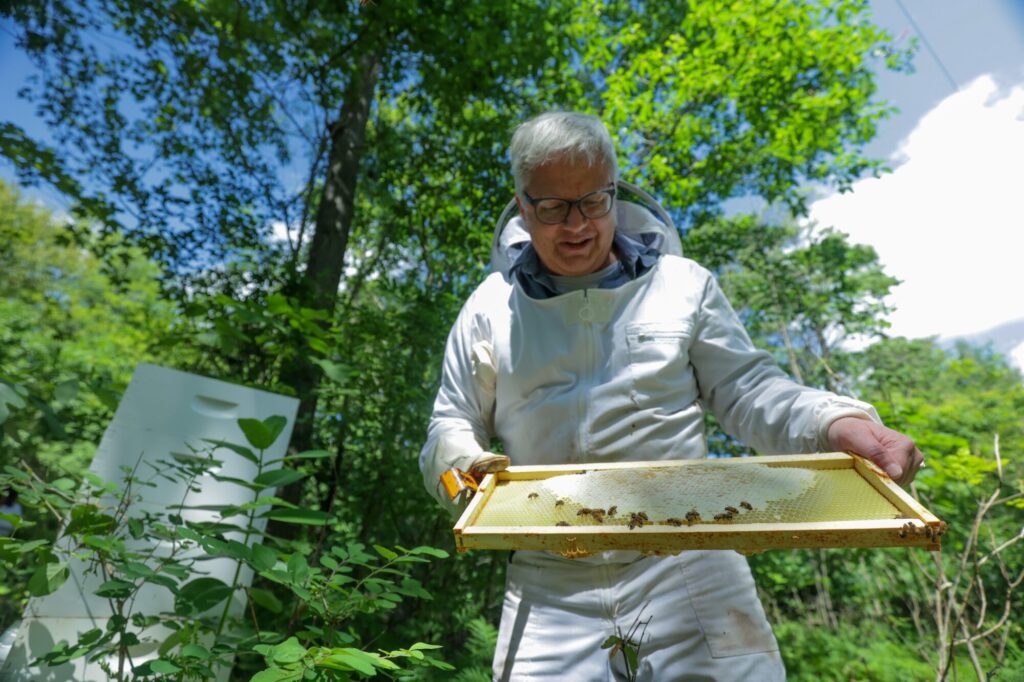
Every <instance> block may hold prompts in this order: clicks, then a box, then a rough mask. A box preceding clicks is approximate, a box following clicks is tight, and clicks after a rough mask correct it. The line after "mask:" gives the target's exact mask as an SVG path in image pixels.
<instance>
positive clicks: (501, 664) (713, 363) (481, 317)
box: [420, 112, 922, 680]
mask: <svg viewBox="0 0 1024 682" xmlns="http://www.w3.org/2000/svg"><path fill="white" fill-rule="evenodd" d="M510 156H511V160H512V172H513V175H514V177H515V186H516V203H517V205H518V208H519V222H521V226H522V227H523V228H525V230H526V232H527V233H528V235H529V241H528V242H523V243H520V244H513V245H511V246H510V253H509V254H508V255H509V256H510V258H512V259H513V261H512V262H513V264H512V266H511V268H510V272H508V273H494V274H492V275H491V276H490V277H488V278H487V279H486V280H485V281H484V283H483V284H481V285H480V287H479V288H478V289H477V290H476V291H475V292H474V293H473V295H472V296H471V297H470V298H469V300H468V301H467V302H466V304H465V306H464V307H463V309H462V311H461V313H460V314H459V318H458V320H457V321H456V323H455V325H454V327H453V328H452V330H451V333H450V335H449V337H448V345H447V350H446V355H445V360H444V367H443V372H442V380H441V388H440V390H439V391H438V395H437V401H436V403H435V405H434V414H433V417H432V419H431V422H430V426H429V429H428V440H427V443H426V445H425V446H424V448H423V451H422V453H421V455H420V466H421V469H422V471H423V474H424V482H425V484H426V486H427V489H428V490H429V491H430V492H431V493H432V494H434V495H435V496H436V497H438V499H439V501H440V502H441V503H442V504H448V505H450V503H449V501H448V500H447V499H445V495H444V493H443V491H442V490H441V489H439V487H438V479H439V476H440V474H441V473H442V472H444V471H445V470H447V469H448V468H449V467H458V468H460V469H463V470H467V471H476V472H481V471H493V470H497V469H500V468H502V467H504V466H506V465H507V464H508V461H509V459H511V461H512V462H514V463H516V464H557V463H566V462H607V461H645V460H664V459H676V458H702V457H704V456H706V454H707V450H706V447H707V446H706V442H705V438H704V426H703V410H704V409H710V410H711V411H712V413H713V414H714V415H715V417H716V418H717V419H718V421H719V423H720V424H721V425H722V426H723V428H724V429H725V430H726V431H727V432H729V433H731V434H734V435H736V436H738V437H740V438H742V439H743V440H744V441H745V442H746V443H748V444H750V445H751V446H753V447H755V448H757V449H758V450H759V451H761V452H763V453H797V452H816V451H835V450H846V451H850V452H854V453H857V454H860V455H862V456H864V457H867V458H869V459H871V460H872V461H874V462H875V463H876V464H878V465H879V466H881V467H882V468H883V469H885V470H886V471H887V472H889V474H890V475H891V476H892V477H893V478H894V479H896V480H897V481H899V482H901V483H904V484H905V483H909V481H910V480H911V479H912V478H913V476H914V474H915V473H916V471H917V468H918V467H920V465H921V463H922V458H921V454H920V452H919V451H918V450H917V448H916V447H915V446H914V444H913V442H912V441H911V440H910V439H909V438H907V437H906V436H903V435H900V434H898V433H896V432H894V431H891V430H890V429H887V428H885V427H884V426H882V425H880V424H879V423H878V418H877V416H876V414H875V412H874V409H873V408H871V406H869V405H866V404H864V403H861V402H859V401H855V400H852V399H849V398H842V397H840V396H836V395H834V394H832V393H827V392H824V391H819V390H815V389H810V388H806V387H803V386H800V385H798V384H796V383H794V382H793V381H791V380H790V379H789V378H788V377H787V376H786V375H785V374H783V373H782V372H781V371H780V370H779V369H778V368H777V367H776V365H775V364H774V363H773V362H772V361H771V359H770V357H769V356H768V354H767V353H765V352H763V351H758V350H756V349H755V348H754V347H753V346H752V344H751V342H750V340H749V338H748V336H747V334H746V332H745V331H744V329H743V327H742V325H741V323H740V322H739V320H738V318H737V317H736V315H735V313H734V312H733V310H732V309H731V308H730V306H729V304H728V302H727V301H726V299H725V297H724V296H723V294H722V292H721V290H720V289H719V288H718V285H717V284H716V282H715V280H714V279H713V277H711V275H710V274H709V273H708V272H707V271H706V270H705V269H703V268H701V267H700V266H699V265H697V264H696V263H694V262H693V261H690V260H687V259H684V258H681V257H677V256H673V255H666V254H665V253H663V251H664V250H665V248H666V247H665V246H664V244H665V241H664V238H665V236H666V235H665V226H664V225H663V224H662V223H660V222H659V221H657V220H656V219H654V217H653V216H652V215H651V214H650V212H648V211H644V210H643V209H640V208H639V207H637V206H636V205H633V204H628V203H627V202H621V201H618V200H617V199H616V197H615V183H616V180H617V178H618V167H617V163H616V158H615V149H614V145H613V143H612V140H611V137H610V136H609V134H608V131H607V129H606V128H605V127H604V125H603V124H602V123H601V121H600V120H598V119H596V118H593V117H590V116H585V115H581V114H575V113H565V112H556V113H550V114H543V115H541V116H538V117H536V118H534V119H532V120H530V121H527V122H526V123H524V124H522V125H521V126H520V127H519V128H518V129H517V130H516V132H515V134H514V136H513V138H512V143H511V146H510ZM673 236H674V235H673ZM659 247H660V248H659ZM492 437H496V438H498V439H499V440H500V441H501V442H502V444H503V446H504V449H505V452H506V453H507V456H500V455H494V454H491V453H489V452H487V447H488V444H489V443H490V441H491V438H492ZM452 511H453V512H454V511H457V510H454V509H453V510H452ZM640 617H642V618H643V619H644V620H646V619H647V618H650V622H649V624H648V626H647V629H646V633H645V639H644V641H643V643H642V648H641V651H640V670H639V677H638V679H647V680H655V679H656V680H681V679H687V680H690V679H708V680H712V679H713V680H750V679H757V680H773V679H783V678H784V677H785V670H784V668H783V665H782V661H781V658H780V657H779V654H778V645H777V644H776V642H775V638H774V636H773V634H772V632H771V627H770V626H769V625H768V622H767V620H766V618H765V615H764V610H763V609H762V607H761V604H760V603H759V601H758V599H757V596H756V593H755V590H754V584H753V580H752V578H751V575H750V570H749V568H748V566H747V563H746V560H745V559H744V558H743V557H742V556H740V555H739V554H737V553H735V552H731V551H688V552H683V553H681V554H680V555H678V556H670V557H644V556H641V555H640V554H639V553H637V552H624V551H616V552H604V553H601V554H599V555H595V556H591V557H587V558H585V559H578V560H575V561H570V560H567V559H563V558H561V557H558V556H555V555H553V554H548V553H544V552H516V553H515V554H514V556H513V558H512V560H511V562H510V564H509V567H508V578H507V585H506V594H505V602H504V607H503V611H502V618H501V627H500V631H499V642H498V650H497V653H496V656H495V661H494V676H495V679H502V680H515V679H523V678H529V679H534V678H538V679H541V678H543V679H552V680H555V679H557V680H610V679H616V678H620V677H621V676H622V674H623V672H624V671H623V667H622V666H623V664H622V656H615V657H609V656H608V652H607V651H606V650H602V649H601V648H600V646H601V643H602V642H603V641H604V640H605V639H606V638H607V637H608V636H609V635H611V634H614V633H615V631H616V627H618V628H620V629H621V630H622V631H626V630H627V629H628V627H629V626H630V624H631V623H633V622H634V621H635V620H636V619H637V618H640Z"/></svg>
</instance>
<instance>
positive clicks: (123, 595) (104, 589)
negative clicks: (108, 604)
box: [93, 580, 135, 599]
mask: <svg viewBox="0 0 1024 682" xmlns="http://www.w3.org/2000/svg"><path fill="white" fill-rule="evenodd" d="M133 589H135V585H134V584H133V583H130V582H128V581H126V580H108V581H107V582H105V583H103V584H102V585H100V586H99V587H97V588H96V590H95V591H94V592H93V594H95V595H96V596H98V597H105V598H107V599H127V598H128V597H130V596H131V594H132V590H133Z"/></svg>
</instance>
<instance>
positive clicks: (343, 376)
mask: <svg viewBox="0 0 1024 682" xmlns="http://www.w3.org/2000/svg"><path fill="white" fill-rule="evenodd" d="M311 359H312V361H313V362H315V363H316V364H318V365H320V369H322V370H323V371H324V376H326V377H327V378H328V379H330V380H331V381H333V382H334V383H336V384H344V383H345V382H346V381H347V380H348V375H349V369H348V367H346V366H345V365H341V364H338V363H337V362H331V361H330V360H325V359H323V358H311Z"/></svg>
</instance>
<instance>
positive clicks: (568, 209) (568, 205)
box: [521, 185, 617, 225]
mask: <svg viewBox="0 0 1024 682" xmlns="http://www.w3.org/2000/svg"><path fill="white" fill-rule="evenodd" d="M616 190H617V188H616V187H615V186H614V185H612V186H611V187H606V188H605V189H599V190H595V191H593V192H588V193H586V194H584V195H583V196H581V197H580V198H579V199H576V200H575V201H570V200H569V199H563V198H561V197H537V198H536V199H534V198H533V197H531V196H530V195H529V194H528V193H527V192H526V190H525V189H524V190H521V191H522V194H523V198H524V199H526V203H528V204H529V205H530V206H531V207H533V215H535V216H536V217H537V220H538V221H540V222H541V223H543V224H545V225H559V224H561V223H564V222H565V220H566V218H568V217H569V214H570V213H572V208H573V206H576V207H577V208H579V211H580V215H581V216H583V217H584V218H590V219H591V220H597V219H598V218H603V217H605V216H606V215H608V214H609V213H611V212H612V209H613V208H615V198H616ZM595 194H607V195H609V196H611V198H612V200H611V201H610V202H609V203H608V210H607V211H605V212H604V213H601V214H599V215H589V214H588V213H586V212H585V211H584V210H583V202H584V201H586V200H587V199H589V198H590V197H592V196H594V195H595ZM542 201H560V202H562V204H564V205H565V213H563V214H562V217H561V218H560V219H558V220H554V221H552V220H543V219H542V218H541V217H540V214H539V213H537V204H539V203H540V202H542Z"/></svg>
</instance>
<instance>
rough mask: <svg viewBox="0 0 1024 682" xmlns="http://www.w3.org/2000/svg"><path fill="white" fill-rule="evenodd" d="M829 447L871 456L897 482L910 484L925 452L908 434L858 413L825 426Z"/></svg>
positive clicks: (921, 463)
mask: <svg viewBox="0 0 1024 682" xmlns="http://www.w3.org/2000/svg"><path fill="white" fill-rule="evenodd" d="M828 442H829V447H831V448H832V449H833V450H837V451H838V450H841V451H844V452H849V453H851V454H854V455H860V456H861V457H863V458H864V459H868V460H871V461H872V462H874V463H875V464H877V465H878V466H879V467H881V468H882V469H883V470H884V471H885V472H886V473H887V474H889V476H890V477H891V478H892V480H894V481H896V482H897V483H899V484H900V485H903V486H905V485H910V482H911V481H913V480H914V476H916V475H917V471H918V469H920V468H921V467H922V466H924V456H923V455H922V454H921V451H920V450H918V449H917V446H916V445H915V444H914V441H913V440H911V439H910V437H908V436H905V435H903V434H902V433H899V432H898V431H893V430H892V429H888V428H886V427H884V426H882V425H881V424H876V423H875V422H873V421H869V420H867V419H860V418H858V417H841V418H840V419H837V420H835V421H834V422H832V425H831V426H829V427H828Z"/></svg>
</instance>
